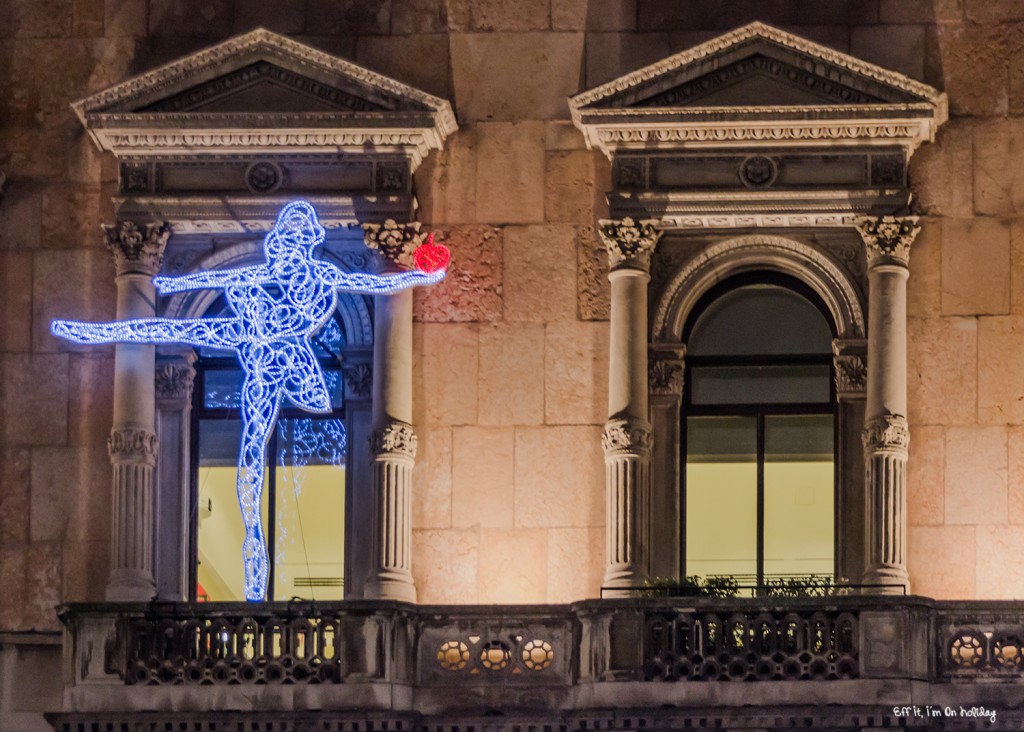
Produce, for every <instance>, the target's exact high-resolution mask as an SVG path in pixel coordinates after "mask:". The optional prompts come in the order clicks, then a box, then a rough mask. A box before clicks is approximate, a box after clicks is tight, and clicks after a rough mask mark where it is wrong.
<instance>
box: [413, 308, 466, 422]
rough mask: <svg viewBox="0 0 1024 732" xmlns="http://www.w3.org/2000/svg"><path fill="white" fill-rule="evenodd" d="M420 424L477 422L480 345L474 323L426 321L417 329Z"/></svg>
mask: <svg viewBox="0 0 1024 732" xmlns="http://www.w3.org/2000/svg"><path fill="white" fill-rule="evenodd" d="M413 346H414V350H415V355H414V358H415V361H416V363H414V366H413V394H415V395H416V398H415V399H414V401H413V413H414V415H415V422H416V423H417V424H426V425H428V426H431V427H433V426H452V425H461V424H476V421H477V376H478V371H479V359H480V344H479V336H478V333H477V326H475V325H472V324H446V325H440V324H434V323H424V324H422V325H421V326H420V327H419V328H417V329H416V330H415V331H414V338H413Z"/></svg>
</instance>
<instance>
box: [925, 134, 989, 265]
mask: <svg viewBox="0 0 1024 732" xmlns="http://www.w3.org/2000/svg"><path fill="white" fill-rule="evenodd" d="M973 137H974V135H973V123H972V121H971V120H970V119H964V118H959V119H952V120H949V121H948V122H946V124H944V125H943V126H942V127H940V128H939V131H938V133H937V134H936V136H935V142H934V143H930V144H928V145H922V146H921V147H920V149H918V150H917V152H915V153H914V156H913V157H912V158H911V159H910V180H911V181H912V182H913V188H914V200H915V201H916V203H917V206H918V207H919V208H920V210H921V211H922V212H924V213H927V214H932V215H940V214H941V215H944V216H971V215H972V214H973V213H974V177H975V171H974V142H973ZM911 256H913V255H911Z"/></svg>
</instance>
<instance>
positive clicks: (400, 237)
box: [363, 219, 425, 268]
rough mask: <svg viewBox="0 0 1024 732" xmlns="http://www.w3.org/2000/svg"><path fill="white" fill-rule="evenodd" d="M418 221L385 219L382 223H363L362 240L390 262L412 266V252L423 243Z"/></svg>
mask: <svg viewBox="0 0 1024 732" xmlns="http://www.w3.org/2000/svg"><path fill="white" fill-rule="evenodd" d="M420 225H421V224H420V222H419V221H411V222H409V223H405V224H400V223H397V222H396V221H395V220H394V219H387V220H386V221H385V222H384V223H383V224H363V241H364V242H365V243H366V246H367V247H368V248H369V249H373V250H374V251H375V252H377V253H378V254H380V256H381V257H383V258H384V259H385V260H387V261H388V262H390V263H391V264H395V265H398V266H401V267H406V268H412V267H413V260H412V253H413V252H414V251H416V248H417V247H419V245H420V244H422V243H423V239H424V237H425V234H421V233H420Z"/></svg>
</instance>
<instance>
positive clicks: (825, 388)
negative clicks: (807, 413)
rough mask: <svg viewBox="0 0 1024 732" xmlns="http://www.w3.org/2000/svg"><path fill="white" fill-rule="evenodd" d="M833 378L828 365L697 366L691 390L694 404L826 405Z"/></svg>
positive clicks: (694, 370) (690, 386)
mask: <svg viewBox="0 0 1024 732" xmlns="http://www.w3.org/2000/svg"><path fill="white" fill-rule="evenodd" d="M830 374H831V372H830V367H829V366H828V365H826V364H810V365H799V366H795V365H775V366H694V367H693V368H691V369H690V383H689V385H688V388H689V389H690V395H691V396H690V398H691V401H692V403H693V404H785V403H790V404H792V403H805V404H806V403H822V404H824V403H827V402H828V401H829V398H830V391H829V389H830V385H831V381H830V379H831V376H830Z"/></svg>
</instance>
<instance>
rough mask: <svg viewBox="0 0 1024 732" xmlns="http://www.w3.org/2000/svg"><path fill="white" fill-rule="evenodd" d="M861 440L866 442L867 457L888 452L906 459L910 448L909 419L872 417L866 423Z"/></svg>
mask: <svg viewBox="0 0 1024 732" xmlns="http://www.w3.org/2000/svg"><path fill="white" fill-rule="evenodd" d="M861 439H862V440H863V441H864V453H865V455H868V456H870V455H873V454H875V453H881V452H888V453H894V454H896V455H900V456H902V457H903V458H904V459H905V458H906V456H907V451H908V448H909V447H910V428H909V426H908V425H907V418H906V417H904V416H902V415H899V414H884V415H881V416H878V417H872V418H870V419H868V420H866V421H865V423H864V432H863V433H862V435H861Z"/></svg>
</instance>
